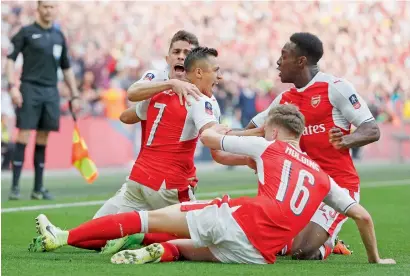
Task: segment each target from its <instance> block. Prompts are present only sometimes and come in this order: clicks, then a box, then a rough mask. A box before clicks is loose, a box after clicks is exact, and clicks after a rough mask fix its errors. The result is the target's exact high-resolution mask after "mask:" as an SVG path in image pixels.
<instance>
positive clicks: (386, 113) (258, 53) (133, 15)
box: [1, 1, 410, 126]
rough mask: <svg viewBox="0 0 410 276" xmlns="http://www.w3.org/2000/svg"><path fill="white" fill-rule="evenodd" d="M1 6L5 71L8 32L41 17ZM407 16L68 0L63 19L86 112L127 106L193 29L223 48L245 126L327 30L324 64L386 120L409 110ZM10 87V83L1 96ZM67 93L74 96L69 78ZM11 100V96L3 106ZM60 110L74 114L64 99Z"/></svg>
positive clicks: (228, 86) (374, 6)
mask: <svg viewBox="0 0 410 276" xmlns="http://www.w3.org/2000/svg"><path fill="white" fill-rule="evenodd" d="M1 5H2V38H1V41H2V43H1V45H2V72H4V66H5V62H6V58H5V56H6V55H7V51H8V48H9V47H10V37H11V36H12V35H13V34H14V33H15V32H16V31H18V30H19V28H20V27H21V26H22V25H26V24H30V23H31V22H32V21H33V20H34V18H35V14H36V2H20V1H16V2H14V1H13V2H11V1H10V2H2V4H1ZM187 11H189V12H187ZM409 18H410V2H406V1H403V2H398V1H385V2H348V3H344V2H290V1H289V2H281V1H280V2H225V1H220V2H219V1H203V2H196V1H195V2H189V1H184V2H169V3H167V2H119V1H118V2H117V1H115V2H113V1H112V2H110V1H99V2H74V1H73V2H72V1H66V2H59V3H58V15H57V19H56V22H55V24H56V26H57V27H58V28H61V29H62V30H63V31H64V33H65V34H66V37H67V40H68V44H69V48H70V51H71V52H70V55H71V58H72V66H73V68H74V71H75V75H76V78H77V82H78V85H79V87H80V91H81V93H82V94H81V95H82V100H83V105H84V108H83V115H85V116H89V115H91V116H106V117H108V118H111V119H116V118H118V116H119V114H120V113H121V111H122V110H124V109H125V108H126V106H127V104H128V103H127V99H126V89H127V88H128V86H129V85H131V84H132V83H133V81H135V80H137V79H138V78H139V77H140V75H141V74H142V72H143V71H145V70H147V69H153V68H163V67H165V66H166V64H165V60H164V59H163V57H164V56H165V55H166V53H167V50H168V49H167V46H168V43H169V40H170V38H171V36H172V35H173V33H175V32H176V31H177V30H179V29H186V30H188V31H191V32H193V33H195V34H196V35H197V36H198V38H199V40H200V43H201V44H203V45H207V46H211V47H215V48H217V49H218V51H219V52H220V62H221V67H222V69H223V74H224V81H223V83H221V84H220V85H219V86H218V87H217V91H216V97H217V98H218V100H219V103H220V106H221V110H222V113H223V114H224V115H225V116H224V117H225V120H230V121H231V123H232V124H233V125H236V126H241V125H242V126H243V125H246V124H247V123H248V122H249V120H250V119H251V118H252V117H253V116H254V115H255V114H256V113H257V112H259V111H261V110H263V109H265V108H266V107H267V106H268V105H269V103H270V102H271V101H272V99H273V98H274V97H275V96H276V95H277V94H278V93H279V92H280V91H282V90H283V89H285V88H286V87H287V86H286V85H284V84H281V83H280V81H279V79H278V72H277V70H276V60H277V59H278V57H279V55H280V49H281V47H282V46H283V44H284V43H285V42H286V41H287V39H288V37H289V35H290V34H291V33H293V32H297V31H309V32H312V33H316V34H318V35H319V36H320V38H321V39H322V41H323V42H324V46H325V55H324V58H323V60H322V61H321V64H320V66H321V69H322V70H324V71H326V72H328V73H332V74H334V75H336V76H340V77H344V78H346V79H348V80H349V81H351V82H352V83H353V84H354V85H355V87H356V89H357V90H358V91H359V93H361V95H362V96H363V97H364V98H365V99H366V100H367V101H368V103H369V106H370V107H371V109H372V111H373V112H374V113H375V115H376V116H377V118H378V120H379V121H382V122H393V123H398V122H399V121H400V120H401V118H410V100H409V98H410V78H409V77H408V76H409V75H410V24H408V20H409ZM17 64H18V65H20V66H21V64H22V61H21V60H20V61H18V62H17ZM18 74H19V72H18ZM16 78H18V76H16ZM2 79H3V80H4V79H5V78H4V76H3V78H2ZM6 87H7V83H5V82H4V81H3V83H2V88H3V93H2V94H3V95H4V94H5V92H4V91H5V90H6ZM60 93H61V94H62V95H63V96H65V95H68V91H67V89H66V88H65V86H64V84H63V83H61V87H60ZM5 101H6V102H5ZM7 105H10V102H9V101H7V96H4V97H2V107H3V106H7ZM61 108H62V111H63V112H67V102H65V101H64V100H63V101H62V103H61ZM2 110H3V108H2ZM5 110H11V111H12V108H7V107H6V109H5ZM2 114H3V112H2Z"/></svg>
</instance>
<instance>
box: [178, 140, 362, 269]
mask: <svg viewBox="0 0 410 276" xmlns="http://www.w3.org/2000/svg"><path fill="white" fill-rule="evenodd" d="M221 148H222V149H223V150H225V151H228V152H231V153H236V154H243V155H248V156H251V157H252V158H253V159H254V160H255V161H256V163H257V169H258V182H259V187H258V196H257V197H256V198H248V197H245V198H237V199H229V198H228V197H227V196H226V197H224V198H223V199H222V200H214V201H213V202H212V203H211V204H210V205H208V206H206V207H203V206H201V205H200V204H189V203H188V204H184V205H182V207H181V210H182V211H188V213H187V222H188V227H189V231H190V235H191V239H192V240H193V241H194V243H195V245H196V246H197V247H204V246H207V247H209V249H210V250H211V252H212V253H213V255H214V256H215V257H216V258H217V259H219V260H220V261H221V262H224V263H253V264H265V263H274V262H275V260H276V254H277V253H278V252H279V251H281V249H282V248H283V247H284V246H285V244H286V243H287V242H289V241H290V240H291V239H293V238H294V237H295V236H296V235H297V234H298V233H299V232H300V231H301V230H302V229H303V228H304V227H305V226H306V225H307V224H308V223H309V221H310V219H311V217H312V216H313V214H314V213H315V212H316V210H317V209H318V207H319V205H320V204H321V202H322V201H324V202H326V203H327V204H329V205H331V206H332V207H333V208H335V209H336V210H337V211H338V212H341V213H345V212H347V210H348V209H349V208H350V207H351V206H353V205H354V204H355V203H356V202H355V201H354V200H353V199H352V198H351V197H350V196H349V195H348V193H346V192H345V191H344V190H343V189H342V188H340V187H339V186H338V185H337V184H336V183H335V182H334V181H333V180H332V179H331V178H330V177H329V176H328V175H327V174H326V173H325V172H323V171H322V169H321V168H320V167H319V165H318V164H317V163H316V162H314V161H313V160H311V159H310V158H309V157H308V156H307V155H306V154H304V153H302V152H300V151H299V150H297V149H296V148H294V147H293V146H291V145H290V144H288V143H285V142H281V141H276V142H275V141H274V142H268V141H266V140H265V139H264V138H260V137H236V136H224V138H223V140H222V144H221ZM201 207H202V208H201ZM197 208H199V209H198V210H195V209H197Z"/></svg>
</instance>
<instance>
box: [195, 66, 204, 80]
mask: <svg viewBox="0 0 410 276" xmlns="http://www.w3.org/2000/svg"><path fill="white" fill-rule="evenodd" d="M202 74H203V71H202V69H201V68H199V67H198V68H195V77H196V78H197V79H202Z"/></svg>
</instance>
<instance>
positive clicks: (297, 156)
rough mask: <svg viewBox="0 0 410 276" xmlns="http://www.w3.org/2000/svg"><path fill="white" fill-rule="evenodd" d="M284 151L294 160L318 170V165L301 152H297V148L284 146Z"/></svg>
mask: <svg viewBox="0 0 410 276" xmlns="http://www.w3.org/2000/svg"><path fill="white" fill-rule="evenodd" d="M285 153H287V154H289V155H290V156H292V157H293V158H295V159H296V160H299V161H300V162H302V163H303V164H305V165H306V166H308V167H310V168H312V169H314V170H315V171H317V172H318V171H320V169H319V165H318V164H316V163H315V162H314V161H313V160H310V159H309V158H306V157H305V156H304V155H303V154H301V153H299V152H298V151H297V150H295V149H293V148H291V147H286V150H285Z"/></svg>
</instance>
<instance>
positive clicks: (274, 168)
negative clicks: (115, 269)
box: [36, 105, 395, 264]
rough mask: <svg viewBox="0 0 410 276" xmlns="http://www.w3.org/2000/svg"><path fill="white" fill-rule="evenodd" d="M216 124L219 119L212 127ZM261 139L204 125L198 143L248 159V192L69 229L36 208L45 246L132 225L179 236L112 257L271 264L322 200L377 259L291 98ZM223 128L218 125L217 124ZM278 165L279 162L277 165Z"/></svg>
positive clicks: (372, 240) (366, 228)
mask: <svg viewBox="0 0 410 276" xmlns="http://www.w3.org/2000/svg"><path fill="white" fill-rule="evenodd" d="M218 127H220V126H218ZM265 130H266V131H265V139H264V138H261V137H235V136H225V135H222V134H219V133H218V132H217V131H216V130H215V129H212V128H211V129H207V130H205V131H204V132H203V134H202V141H203V143H204V144H205V145H206V146H208V147H210V148H213V149H215V150H225V151H227V152H231V153H234V154H241V155H242V154H243V155H247V156H249V157H251V158H252V159H254V160H255V162H256V164H257V168H258V182H259V191H258V196H257V197H256V198H247V197H244V198H239V199H233V200H230V199H229V197H228V196H225V197H224V198H223V199H222V200H218V199H216V200H214V201H213V202H211V203H209V204H182V205H180V204H178V205H174V206H169V207H166V208H164V209H160V210H156V211H149V212H147V211H140V212H129V213H124V214H118V215H110V216H105V217H102V218H98V219H95V220H92V221H89V222H87V223H84V224H82V225H80V226H79V227H77V228H74V229H72V230H70V231H63V230H60V229H59V228H57V227H55V226H54V225H52V224H51V223H50V222H49V221H48V219H47V218H46V216H44V215H40V216H39V217H38V218H37V219H36V220H37V228H38V230H39V232H40V233H41V234H42V237H43V242H44V247H45V249H46V250H49V251H51V250H54V249H56V248H59V247H61V246H63V245H66V244H70V245H73V246H75V245H76V244H77V243H79V242H83V241H87V240H92V239H104V238H105V239H110V238H116V237H121V236H125V235H128V234H132V233H135V232H147V231H149V232H164V231H166V232H168V233H173V234H175V235H177V236H178V237H179V238H182V239H190V240H174V241H171V242H165V243H161V244H152V245H150V246H148V247H145V248H142V249H138V250H126V251H121V252H119V253H117V254H115V255H114V256H113V257H112V258H111V261H112V262H113V263H117V264H119V263H134V264H144V263H149V262H159V261H161V262H166V261H173V260H177V259H178V258H179V256H180V255H181V254H182V255H183V256H184V257H185V258H187V259H188V260H195V261H215V262H222V263H249V264H266V263H274V262H275V260H276V257H275V255H276V253H277V252H279V251H280V250H281V248H282V247H283V246H284V244H285V243H286V242H287V241H288V240H290V239H292V238H293V237H294V236H296V235H297V234H298V233H299V231H300V230H302V229H303V227H305V226H306V225H307V224H308V223H309V220H310V218H311V217H312V215H313V214H314V213H315V211H316V210H317V208H318V206H319V205H320V203H321V202H322V201H323V200H324V201H325V202H327V203H328V204H329V205H331V206H332V207H333V208H335V209H336V210H338V211H339V212H342V213H345V214H346V215H347V216H349V217H352V218H353V219H354V220H355V222H356V224H357V226H358V229H359V231H360V233H361V236H362V240H363V243H364V245H365V247H366V250H367V254H368V260H369V262H370V263H381V264H394V263H395V262H394V260H392V259H386V260H383V259H380V257H379V254H378V250H377V244H376V237H375V233H374V227H373V222H372V219H371V216H370V215H369V213H368V212H367V211H366V210H365V209H364V208H363V207H361V206H360V205H359V204H357V203H356V202H355V201H354V200H353V199H352V198H351V197H350V196H349V195H348V194H347V193H346V192H345V191H344V190H343V189H341V188H340V187H339V186H338V185H337V184H336V183H335V182H334V181H333V180H332V179H331V178H330V177H329V176H328V175H327V174H326V173H324V172H323V171H322V169H321V168H320V167H319V166H318V165H317V164H316V162H314V161H313V160H311V159H310V158H309V157H308V156H307V155H306V154H304V153H302V151H301V150H300V148H299V139H300V137H301V135H302V133H303V131H304V118H303V115H302V114H301V113H300V112H299V111H298V110H297V109H296V107H294V106H293V105H288V106H279V107H275V108H273V109H272V110H271V112H270V114H269V116H268V119H267V121H266V128H265ZM225 132H226V130H225ZM279 164H281V165H279Z"/></svg>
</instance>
